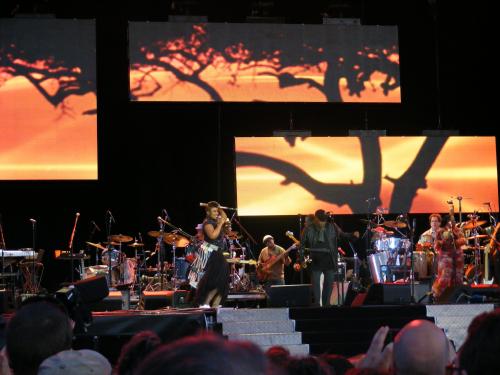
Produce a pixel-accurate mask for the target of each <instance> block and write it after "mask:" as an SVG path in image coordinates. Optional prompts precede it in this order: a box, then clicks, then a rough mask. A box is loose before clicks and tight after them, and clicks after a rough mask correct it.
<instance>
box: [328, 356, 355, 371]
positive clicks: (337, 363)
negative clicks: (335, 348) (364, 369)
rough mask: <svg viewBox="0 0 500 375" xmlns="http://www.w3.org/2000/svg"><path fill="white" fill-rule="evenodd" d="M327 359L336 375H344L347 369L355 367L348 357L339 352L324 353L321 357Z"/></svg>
mask: <svg viewBox="0 0 500 375" xmlns="http://www.w3.org/2000/svg"><path fill="white" fill-rule="evenodd" d="M320 358H321V359H322V360H323V361H325V362H326V363H327V364H328V365H329V366H330V369H332V370H333V372H334V373H335V375H344V374H345V373H346V372H347V370H349V369H351V368H353V367H354V366H353V364H352V363H351V362H349V360H348V359H347V358H346V357H343V356H341V355H337V354H324V355H322V356H321V357H320Z"/></svg>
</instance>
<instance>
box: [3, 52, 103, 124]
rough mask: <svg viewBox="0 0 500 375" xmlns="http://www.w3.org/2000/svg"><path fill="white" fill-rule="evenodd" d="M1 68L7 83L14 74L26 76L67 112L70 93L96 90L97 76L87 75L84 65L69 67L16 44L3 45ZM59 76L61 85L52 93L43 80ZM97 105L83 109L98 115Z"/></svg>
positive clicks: (45, 95) (54, 103)
mask: <svg viewBox="0 0 500 375" xmlns="http://www.w3.org/2000/svg"><path fill="white" fill-rule="evenodd" d="M0 71H3V72H4V75H6V76H7V78H4V81H3V83H5V82H6V81H8V80H9V79H12V78H14V77H18V76H22V77H25V78H26V79H27V80H28V81H29V82H30V83H31V84H32V85H33V86H34V87H35V89H36V90H37V91H38V92H39V93H40V94H41V95H42V96H43V97H44V99H45V100H47V101H48V102H49V103H50V104H51V105H52V106H54V107H56V108H57V107H60V108H61V109H62V111H63V114H69V113H70V112H71V110H70V108H68V106H67V105H66V104H65V103H64V101H65V100H66V98H68V97H69V96H70V95H84V94H86V93H88V92H94V93H95V92H96V86H95V79H94V78H91V77H89V76H87V72H86V71H85V69H84V68H82V67H79V66H69V65H68V66H66V63H65V61H63V60H56V59H54V58H53V57H50V56H48V55H47V56H30V55H29V54H28V53H27V52H26V51H25V50H21V49H19V48H17V46H15V45H14V44H10V45H8V46H3V47H2V48H0ZM50 79H55V80H56V81H57V83H58V88H57V90H56V91H55V93H54V94H50V93H49V92H48V91H47V90H46V89H45V88H44V87H43V83H44V82H47V81H48V80H50ZM95 111H96V109H95V108H92V109H89V110H86V111H84V112H82V114H83V115H90V114H94V113H95Z"/></svg>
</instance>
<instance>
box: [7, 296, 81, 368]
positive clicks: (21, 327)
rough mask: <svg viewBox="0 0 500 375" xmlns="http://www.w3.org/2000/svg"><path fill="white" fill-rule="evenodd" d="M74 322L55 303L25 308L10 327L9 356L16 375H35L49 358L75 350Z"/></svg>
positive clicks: (35, 304)
mask: <svg viewBox="0 0 500 375" xmlns="http://www.w3.org/2000/svg"><path fill="white" fill-rule="evenodd" d="M72 338H73V331H72V323H71V320H70V319H69V317H68V315H67V313H65V311H63V310H62V309H61V308H60V307H58V306H57V305H56V304H55V303H50V302H47V301H40V302H33V303H29V304H26V305H24V306H22V307H21V308H20V309H19V310H18V311H16V313H15V314H14V316H13V317H12V319H11V320H10V322H9V323H8V325H7V332H6V354H7V358H8V361H9V366H10V368H11V369H12V373H13V374H14V375H20V374H22V375H34V374H36V373H37V372H38V367H39V366H40V364H41V363H42V362H43V361H44V360H45V359H47V358H48V357H50V356H52V355H54V354H56V353H59V352H61V351H63V350H68V349H70V348H71V344H72Z"/></svg>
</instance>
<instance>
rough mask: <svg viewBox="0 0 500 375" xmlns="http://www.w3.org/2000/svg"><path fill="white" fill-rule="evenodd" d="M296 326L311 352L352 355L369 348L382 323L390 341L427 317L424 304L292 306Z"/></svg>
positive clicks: (292, 317)
mask: <svg viewBox="0 0 500 375" xmlns="http://www.w3.org/2000/svg"><path fill="white" fill-rule="evenodd" d="M290 318H291V319H293V320H294V321H295V329H296V330H297V331H299V332H302V341H303V342H304V343H306V344H309V348H310V353H311V354H314V355H320V354H323V353H332V354H340V355H344V356H353V355H356V354H360V353H364V352H366V350H367V349H368V347H369V345H370V342H371V340H372V337H373V335H374V334H375V332H376V331H377V329H378V328H379V327H381V326H383V325H387V326H389V327H390V329H391V330H390V332H389V336H390V337H388V340H391V341H392V338H393V337H394V336H395V335H396V334H397V333H398V332H399V330H400V329H401V328H402V327H403V326H404V325H405V324H407V323H408V322H410V321H412V320H414V319H428V320H430V321H433V318H428V317H427V314H426V309H425V306H424V305H408V306H359V307H342V306H341V307H338V306H335V307H326V308H321V307H310V308H291V309H290Z"/></svg>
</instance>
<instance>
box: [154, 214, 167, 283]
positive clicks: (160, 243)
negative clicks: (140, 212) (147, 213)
mask: <svg viewBox="0 0 500 375" xmlns="http://www.w3.org/2000/svg"><path fill="white" fill-rule="evenodd" d="M159 225H160V235H159V236H158V238H157V240H156V249H155V251H156V256H157V265H156V267H157V270H158V271H157V275H158V276H159V277H160V290H164V287H165V280H164V275H165V273H164V265H163V252H164V245H163V235H164V234H165V224H164V223H163V221H161V220H159Z"/></svg>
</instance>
